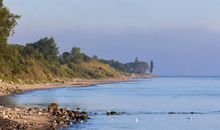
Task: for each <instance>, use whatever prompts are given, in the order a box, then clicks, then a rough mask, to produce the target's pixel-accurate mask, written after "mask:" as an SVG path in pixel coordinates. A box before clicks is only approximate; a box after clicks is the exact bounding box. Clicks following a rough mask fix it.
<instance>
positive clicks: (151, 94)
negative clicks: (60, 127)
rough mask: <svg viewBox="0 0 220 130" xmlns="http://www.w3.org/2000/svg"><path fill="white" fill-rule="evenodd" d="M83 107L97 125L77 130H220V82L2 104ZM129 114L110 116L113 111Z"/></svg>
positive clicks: (129, 87) (12, 99)
mask: <svg viewBox="0 0 220 130" xmlns="http://www.w3.org/2000/svg"><path fill="white" fill-rule="evenodd" d="M51 102H57V103H58V104H59V105H60V106H61V107H65V108H70V109H76V108H77V107H79V108H82V110H86V111H89V112H91V113H93V114H94V113H97V115H93V114H91V117H92V119H90V120H88V122H86V123H85V124H78V125H77V126H74V127H73V128H69V129H70V130H71V129H74V130H76V129H77V130H146V129H150V130H217V129H220V124H219V122H220V77H175V78H174V77H162V78H155V79H140V80H133V81H131V82H123V83H115V84H104V85H97V86H91V87H82V88H61V89H49V90H40V91H33V92H29V93H26V94H22V95H17V96H9V97H4V98H1V99H0V103H1V104H8V105H18V106H40V107H46V106H47V105H48V104H49V103H51ZM110 110H112V111H117V112H123V114H122V115H118V116H106V115H104V114H105V113H106V112H107V111H110Z"/></svg>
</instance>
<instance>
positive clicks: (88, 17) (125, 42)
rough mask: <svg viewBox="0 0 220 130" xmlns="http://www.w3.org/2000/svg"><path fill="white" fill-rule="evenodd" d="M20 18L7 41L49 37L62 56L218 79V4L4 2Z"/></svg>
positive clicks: (189, 0) (170, 0)
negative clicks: (77, 53) (147, 64)
mask: <svg viewBox="0 0 220 130" xmlns="http://www.w3.org/2000/svg"><path fill="white" fill-rule="evenodd" d="M4 3H5V5H6V6H7V7H8V8H9V9H10V10H11V11H12V12H14V13H16V14H19V15H21V19H20V20H19V21H18V26H17V27H16V28H15V34H14V35H13V36H12V37H11V38H10V40H9V42H10V43H19V44H25V43H30V42H34V41H37V40H39V39H40V38H43V37H46V36H47V37H51V36H53V37H54V38H55V40H56V42H57V44H58V46H59V48H60V52H64V51H70V49H71V48H72V47H80V48H81V49H82V51H83V52H85V53H86V54H88V55H90V56H93V55H98V56H99V57H100V58H105V59H116V60H119V61H121V62H123V63H125V62H130V61H134V59H135V57H139V59H140V60H142V61H149V60H153V61H154V64H155V65H154V66H155V69H154V73H155V74H157V75H165V76H220V60H219V56H220V51H219V50H220V13H219V12H220V8H219V6H220V1H219V0H65V1H64V0H62V1H61V0H4Z"/></svg>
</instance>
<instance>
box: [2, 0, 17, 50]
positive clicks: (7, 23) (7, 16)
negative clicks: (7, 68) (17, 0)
mask: <svg viewBox="0 0 220 130" xmlns="http://www.w3.org/2000/svg"><path fill="white" fill-rule="evenodd" d="M18 18H20V16H18V15H15V14H13V13H11V12H10V11H9V10H8V9H7V8H6V7H5V6H4V4H3V0H0V45H1V44H6V42H7V40H8V37H9V36H10V35H11V34H13V33H14V30H13V28H14V27H15V26H16V24H17V22H16V20H17V19H18ZM0 48H2V46H0Z"/></svg>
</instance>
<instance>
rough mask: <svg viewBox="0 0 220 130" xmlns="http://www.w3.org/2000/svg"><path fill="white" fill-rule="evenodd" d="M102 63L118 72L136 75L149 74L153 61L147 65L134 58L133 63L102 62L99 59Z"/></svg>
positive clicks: (151, 70)
mask: <svg viewBox="0 0 220 130" xmlns="http://www.w3.org/2000/svg"><path fill="white" fill-rule="evenodd" d="M100 61H101V62H102V63H105V64H108V65H110V66H111V67H112V68H114V69H117V70H120V71H122V72H125V73H136V74H151V73H152V72H153V61H151V62H150V64H149V63H147V62H143V61H139V60H138V57H136V59H135V61H134V62H131V63H125V64H123V63H121V62H119V61H117V60H104V59H100Z"/></svg>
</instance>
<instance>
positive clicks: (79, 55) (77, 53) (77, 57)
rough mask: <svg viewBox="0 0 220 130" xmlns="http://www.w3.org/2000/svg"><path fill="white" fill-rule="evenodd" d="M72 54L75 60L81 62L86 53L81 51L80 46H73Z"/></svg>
mask: <svg viewBox="0 0 220 130" xmlns="http://www.w3.org/2000/svg"><path fill="white" fill-rule="evenodd" d="M71 54H72V56H73V58H74V62H81V61H83V58H84V55H83V53H81V49H80V48H78V47H73V48H72V50H71Z"/></svg>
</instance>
